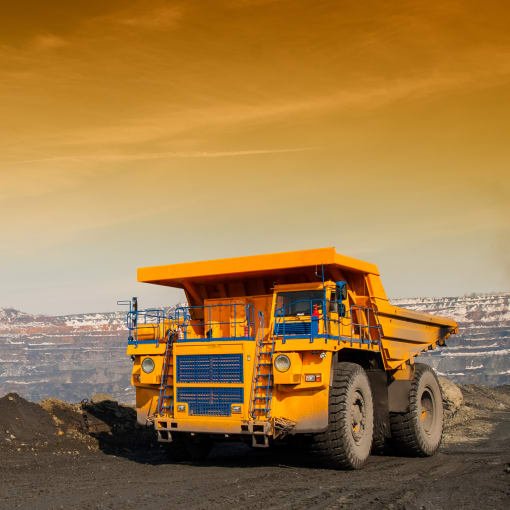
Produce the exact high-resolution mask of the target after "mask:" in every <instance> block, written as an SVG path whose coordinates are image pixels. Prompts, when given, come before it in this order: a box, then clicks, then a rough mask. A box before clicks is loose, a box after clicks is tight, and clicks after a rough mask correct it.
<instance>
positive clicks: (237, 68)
mask: <svg viewBox="0 0 510 510" xmlns="http://www.w3.org/2000/svg"><path fill="white" fill-rule="evenodd" d="M3 15H4V18H5V19H6V20H8V23H4V28H3V30H2V32H1V33H0V109H1V111H2V119H3V122H2V123H1V124H0V179H1V180H0V212H1V213H2V223H1V225H2V226H1V230H0V234H1V235H2V243H1V244H0V307H7V306H12V307H14V308H16V309H19V310H22V311H27V312H35V313H47V314H58V315H61V314H65V313H72V312H76V313H81V312H84V311H88V310H91V311H94V310H112V309H114V307H115V302H116V300H117V299H126V298H130V297H131V296H133V295H136V296H138V297H139V298H140V301H141V303H142V305H143V304H166V303H170V304H171V303H173V302H175V300H177V299H178V294H177V291H172V290H169V289H166V288H158V287H156V286H147V285H143V284H138V283H137V282H136V269H137V267H140V266H149V265H158V264H171V263H178V262H187V261H193V260H201V259H214V258H223V257H230V256H241V255H251V254H260V253H270V252H278V251H287V250H299V249H307V248H319V247H325V246H335V247H336V249H337V251H338V252H339V253H342V254H345V255H349V256H352V257H356V258H359V259H362V260H367V261H369V262H373V263H375V264H376V265H377V266H378V267H379V270H380V272H381V277H382V281H383V284H384V286H385V289H386V292H387V294H388V296H390V297H397V296H404V297H407V296H456V295H464V294H466V293H472V292H505V291H507V290H509V289H510V257H509V256H508V253H509V251H510V229H509V222H508V218H509V217H510V179H509V178H508V177H509V168H510V143H509V142H508V141H509V139H510V122H509V119H510V31H508V26H507V25H508V23H507V20H508V4H507V2H503V1H494V2H490V3H487V2H482V1H479V0H475V1H473V2H469V3H468V4H466V3H465V2H462V1H461V0H445V1H444V2H441V4H434V3H432V4H431V3H430V2H425V1H424V0H408V1H396V2H391V3H389V4H388V3H381V2H377V1H375V0H374V1H372V0H371V1H368V2H363V3H352V2H346V1H329V0H328V1H320V0H319V1H317V2H313V3H310V2H305V1H292V2H291V1H279V0H221V1H217V2H209V1H204V2H200V3H193V2H185V1H183V0H180V1H171V0H145V1H143V2H142V1H139V0H111V1H109V2H103V1H100V0H89V1H88V2H85V3H81V2H80V3H75V2H62V1H61V0H48V1H46V2H40V1H38V0H24V1H19V2H11V3H7V4H6V5H5V6H3Z"/></svg>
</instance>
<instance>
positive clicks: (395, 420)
mask: <svg viewBox="0 0 510 510" xmlns="http://www.w3.org/2000/svg"><path fill="white" fill-rule="evenodd" d="M414 367H415V369H414V377H413V380H412V381H411V388H410V390H409V409H408V411H407V412H406V413H390V424H391V436H392V443H393V445H394V446H395V448H396V449H397V451H398V453H401V454H403V455H410V456H413V457H429V456H431V455H434V453H436V451H437V450H438V448H439V445H440V444H441V439H442V436H443V399H442V395H441V386H440V385H439V381H438V380H437V376H436V373H435V372H434V370H433V369H432V368H430V367H429V366H428V365H424V364H423V363H416V364H415V365H414Z"/></svg>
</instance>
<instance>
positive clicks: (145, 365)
mask: <svg viewBox="0 0 510 510" xmlns="http://www.w3.org/2000/svg"><path fill="white" fill-rule="evenodd" d="M142 370H143V371H144V372H145V373H146V374H150V373H151V372H152V371H153V370H154V361H153V360H152V359H151V358H145V359H144V360H143V361H142Z"/></svg>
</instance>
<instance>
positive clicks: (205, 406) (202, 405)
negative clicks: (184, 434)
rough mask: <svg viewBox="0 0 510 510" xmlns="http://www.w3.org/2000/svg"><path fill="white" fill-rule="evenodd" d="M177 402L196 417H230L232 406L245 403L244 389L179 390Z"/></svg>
mask: <svg viewBox="0 0 510 510" xmlns="http://www.w3.org/2000/svg"><path fill="white" fill-rule="evenodd" d="M177 402H179V403H183V404H188V410H189V414H191V415H195V416H230V411H231V409H230V408H231V405H232V404H243V403H244V390H243V388H177Z"/></svg>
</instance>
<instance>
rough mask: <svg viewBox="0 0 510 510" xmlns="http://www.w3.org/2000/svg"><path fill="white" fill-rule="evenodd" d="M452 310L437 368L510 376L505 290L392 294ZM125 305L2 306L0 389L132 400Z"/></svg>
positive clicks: (507, 379) (424, 307)
mask: <svg viewBox="0 0 510 510" xmlns="http://www.w3.org/2000/svg"><path fill="white" fill-rule="evenodd" d="M392 303H393V304H395V305H398V306H402V307H405V308H410V309H413V310H419V311H423V312H427V313H432V314H437V315H445V316H447V317H452V318H454V319H455V320H457V321H458V323H459V329H460V334H459V335H456V336H452V337H451V338H450V339H449V340H448V344H447V347H446V348H442V349H438V350H436V351H432V352H430V353H427V354H424V355H422V356H421V357H420V358H419V360H420V361H423V362H426V363H429V364H430V365H432V366H433V367H434V368H435V369H436V370H437V371H438V372H439V374H440V375H444V376H446V377H448V378H449V379H451V380H454V381H456V382H458V383H462V384H470V383H473V384H474V383H476V384H488V385H498V384H508V383H510V307H509V303H510V293H500V294H488V295H471V296H463V297H450V298H412V299H398V300H392ZM126 339H127V330H126V327H125V314H124V313H122V312H113V313H95V314H79V315H64V316H55V317H50V316H45V315H30V314H27V313H23V312H20V311H17V310H12V309H0V395H2V394H6V393H9V392H17V393H19V394H20V395H22V396H23V397H25V398H28V399H30V400H35V401H38V400H41V399H44V398H52V397H55V398H58V399H60V400H65V401H68V402H79V401H80V400H82V399H84V398H87V397H89V396H90V395H92V394H94V393H108V394H110V395H112V396H113V397H115V399H117V400H119V401H121V402H125V403H133V401H134V392H133V390H132V388H131V384H130V374H131V360H130V359H129V358H128V357H127V356H126V354H125V352H126Z"/></svg>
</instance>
